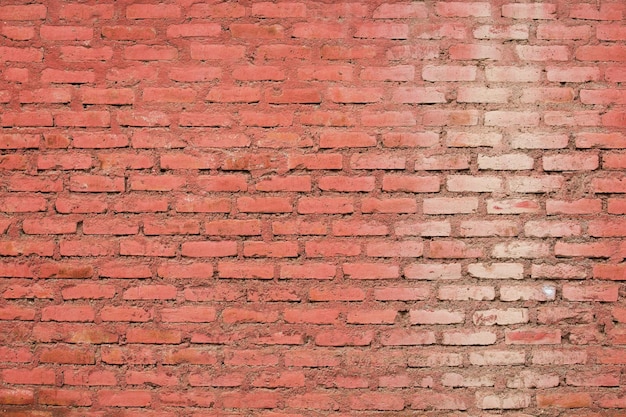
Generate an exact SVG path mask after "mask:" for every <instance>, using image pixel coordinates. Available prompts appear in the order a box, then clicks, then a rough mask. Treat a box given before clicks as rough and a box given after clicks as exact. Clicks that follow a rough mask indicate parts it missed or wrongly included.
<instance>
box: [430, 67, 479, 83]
mask: <svg viewBox="0 0 626 417" xmlns="http://www.w3.org/2000/svg"><path fill="white" fill-rule="evenodd" d="M422 78H423V79H424V80H425V81H474V80H475V79H476V67H475V66H469V65H467V66H455V65H442V66H425V67H424V69H423V70H422Z"/></svg>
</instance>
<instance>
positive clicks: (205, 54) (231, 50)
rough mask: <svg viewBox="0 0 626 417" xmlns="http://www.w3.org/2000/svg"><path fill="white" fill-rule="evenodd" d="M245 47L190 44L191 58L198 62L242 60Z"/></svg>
mask: <svg viewBox="0 0 626 417" xmlns="http://www.w3.org/2000/svg"><path fill="white" fill-rule="evenodd" d="M245 50H246V48H245V46H240V45H207V44H200V43H192V44H191V58H192V59H198V60H202V61H205V60H235V59H239V58H243V56H244V53H245Z"/></svg>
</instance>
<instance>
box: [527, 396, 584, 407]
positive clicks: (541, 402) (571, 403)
mask: <svg viewBox="0 0 626 417" xmlns="http://www.w3.org/2000/svg"><path fill="white" fill-rule="evenodd" d="M591 403H592V400H591V396H590V395H589V394H587V393H571V392H570V393H566V394H560V393H550V394H537V406H539V407H541V408H546V407H558V408H581V407H590V406H591Z"/></svg>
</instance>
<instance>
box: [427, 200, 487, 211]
mask: <svg viewBox="0 0 626 417" xmlns="http://www.w3.org/2000/svg"><path fill="white" fill-rule="evenodd" d="M423 209H424V213H425V214H459V213H474V212H476V210H478V199H476V198H474V197H457V198H447V197H436V198H426V199H424V207H423Z"/></svg>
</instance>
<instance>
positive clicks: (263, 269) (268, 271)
mask: <svg viewBox="0 0 626 417" xmlns="http://www.w3.org/2000/svg"><path fill="white" fill-rule="evenodd" d="M217 269H218V275H219V277H220V278H240V279H272V278H273V277H274V266H273V265H272V264H270V263H257V262H245V263H244V262H239V263H232V262H220V263H219V264H218V267H217Z"/></svg>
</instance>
